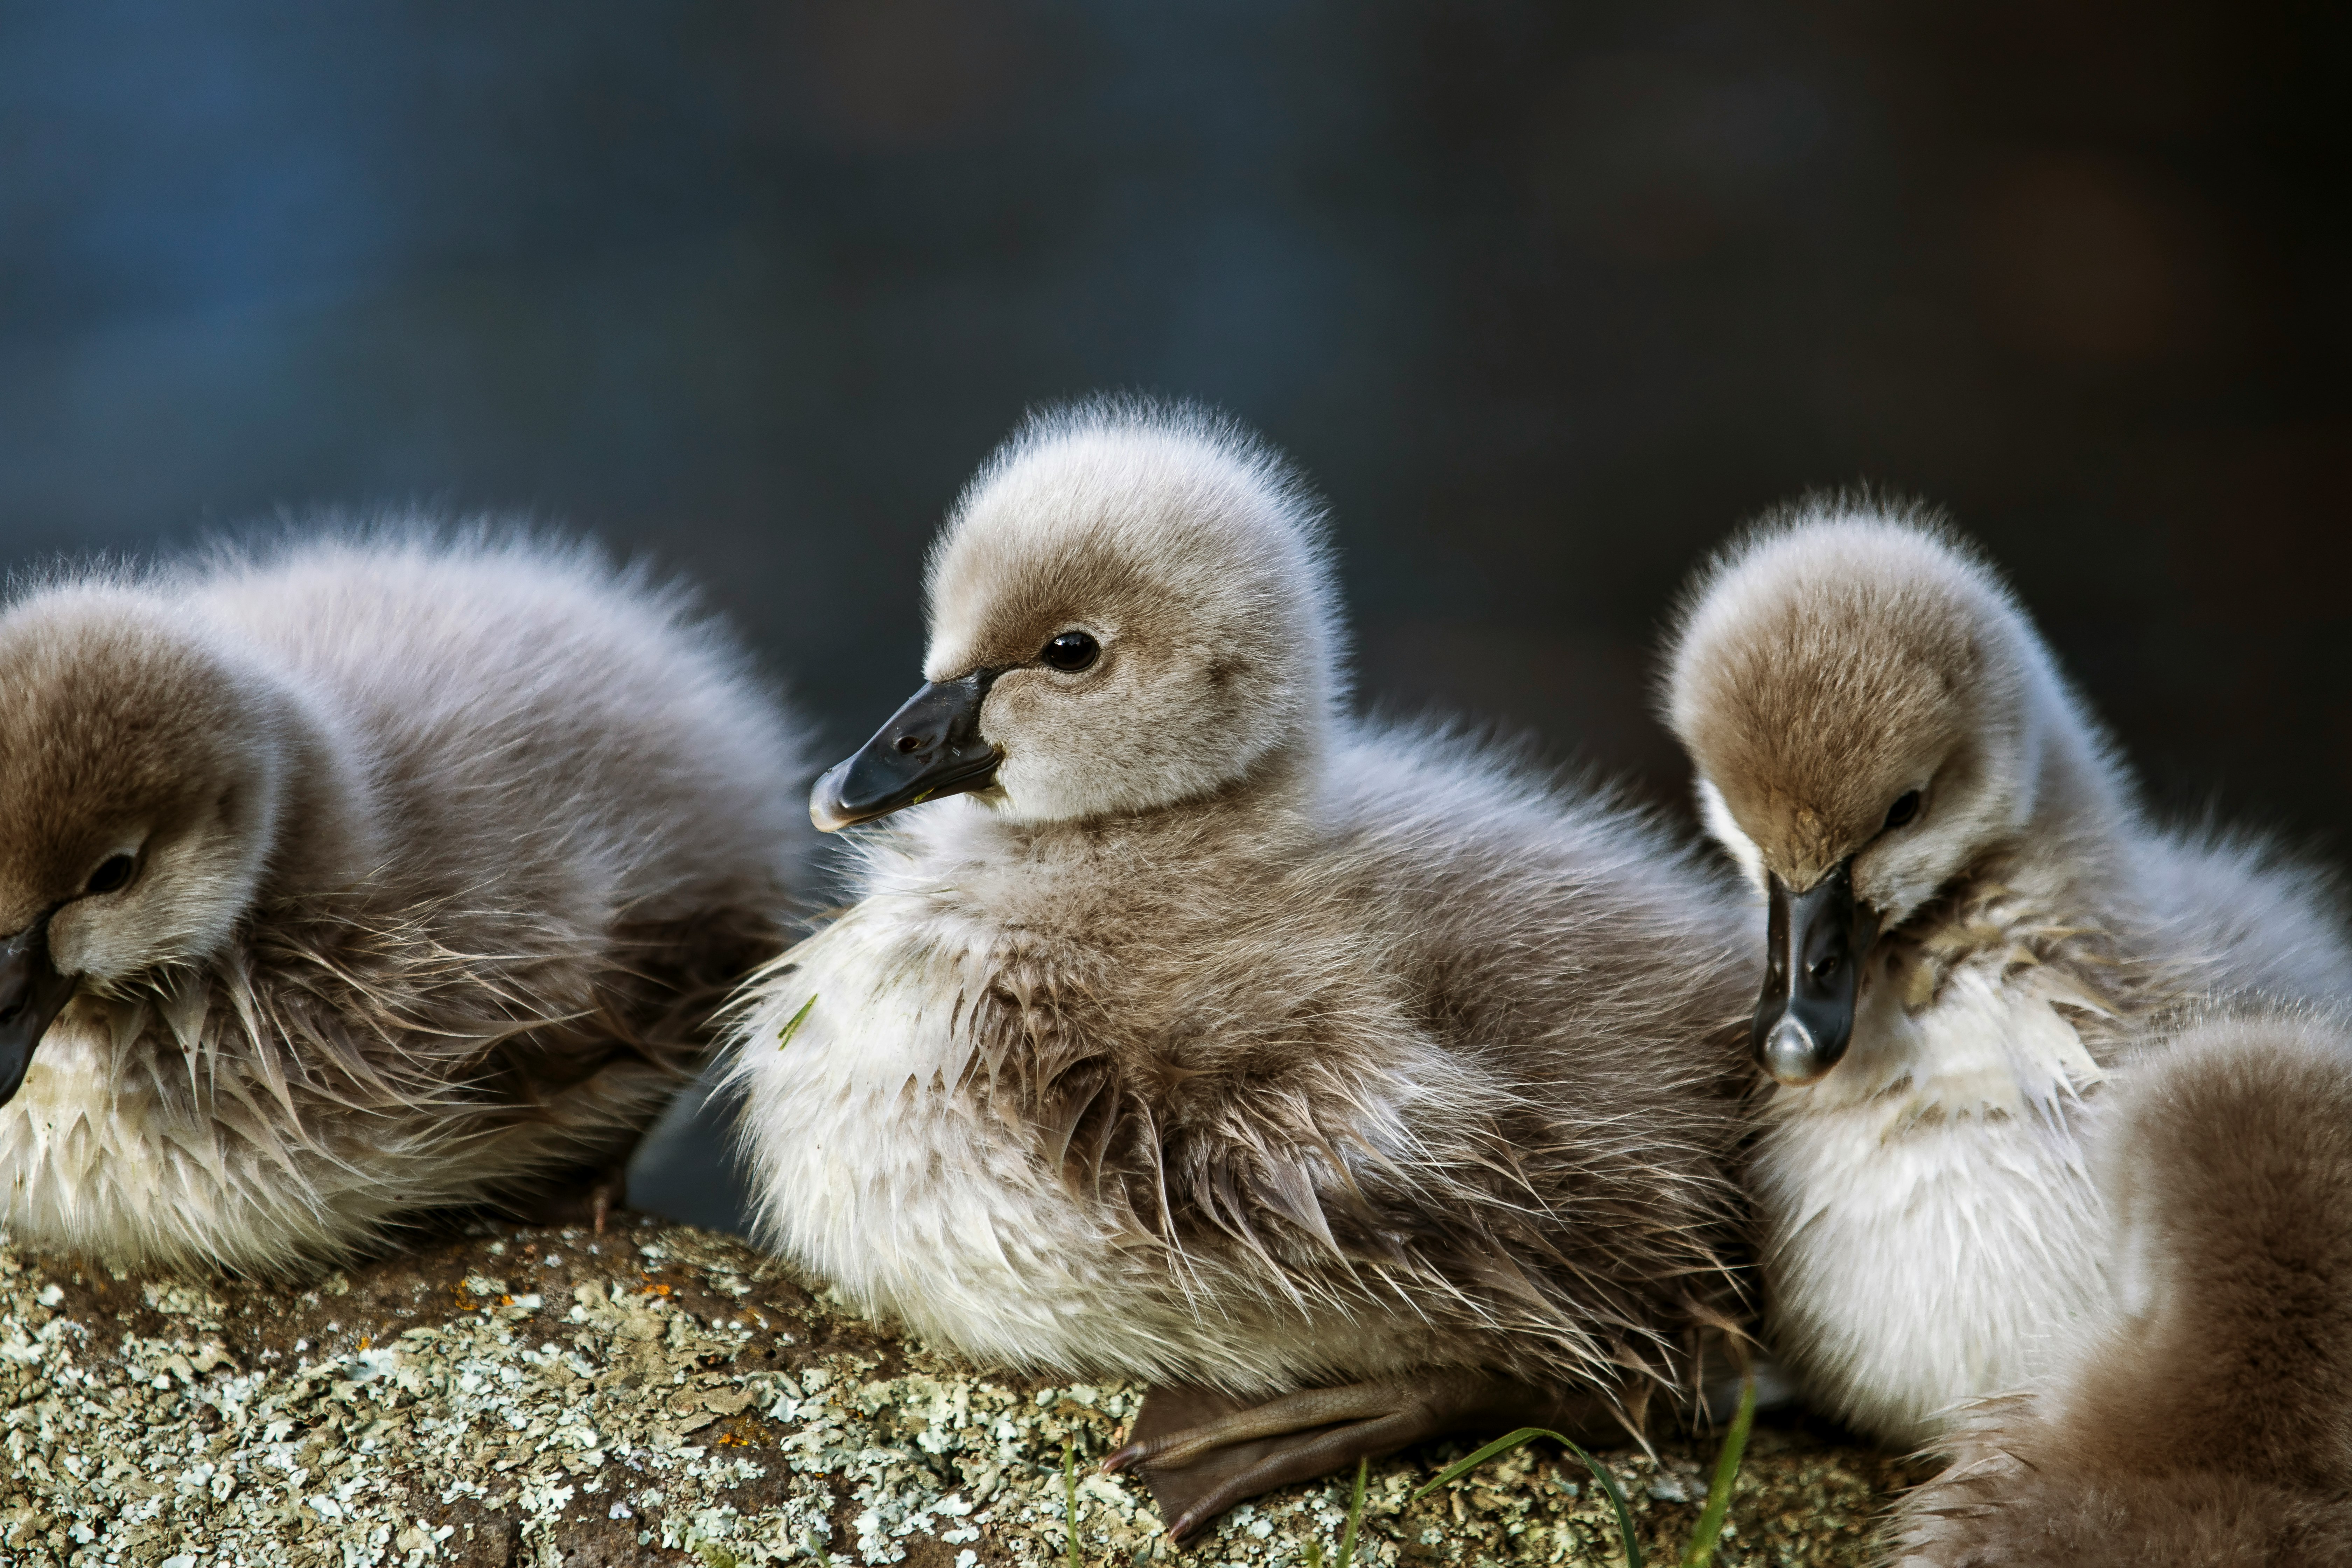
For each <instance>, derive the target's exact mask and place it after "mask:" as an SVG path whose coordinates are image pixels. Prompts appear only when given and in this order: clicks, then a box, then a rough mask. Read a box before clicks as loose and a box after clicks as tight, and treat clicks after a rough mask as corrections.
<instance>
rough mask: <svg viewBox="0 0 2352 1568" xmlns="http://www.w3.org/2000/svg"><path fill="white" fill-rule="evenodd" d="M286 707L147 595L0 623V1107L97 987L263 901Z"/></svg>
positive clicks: (200, 949)
mask: <svg viewBox="0 0 2352 1568" xmlns="http://www.w3.org/2000/svg"><path fill="white" fill-rule="evenodd" d="M284 723H285V718H284V707H283V704H282V703H280V702H278V701H277V700H274V699H273V698H272V696H271V694H270V693H269V692H268V689H267V688H266V687H265V686H263V685H262V684H261V683H259V682H257V680H256V679H253V678H251V677H248V676H247V675H246V674H244V673H243V672H242V671H240V670H239V669H238V668H236V665H235V662H234V660H233V658H230V657H228V656H226V655H225V654H224V653H223V652H221V651H219V650H217V649H215V647H212V646H211V645H210V643H209V641H208V639H207V638H206V637H205V636H203V635H202V634H201V633H199V632H197V631H195V630H194V629H193V628H192V627H190V626H185V625H184V624H182V623H181V622H180V621H179V620H178V619H177V618H176V616H174V615H173V614H172V613H171V612H170V611H169V610H168V609H166V608H164V607H163V606H162V605H159V604H158V603H157V601H155V600H154V599H153V598H152V597H151V596H149V595H143V594H141V593H139V592H137V591H135V590H131V589H127V588H117V587H111V586H105V585H89V584H80V585H73V586H67V587H59V588H53V589H50V590H47V591H45V592H41V593H37V594H35V595H32V596H31V597H29V598H26V599H24V600H22V601H20V602H18V603H17V604H16V605H13V606H11V607H10V608H9V609H8V610H7V611H6V612H5V615H0V1104H5V1102H6V1101H7V1100H8V1099H10V1098H11V1097H13V1096H14V1095H15V1094H16V1089H17V1086H18V1085H19V1084H20V1083H21V1082H22V1081H23V1079H24V1075H25V1071H26V1068H27V1067H28V1066H29V1065H30V1063H31V1060H32V1056H33V1051H34V1048H35V1047H37V1046H38V1045H39V1043H40V1039H41V1036H42V1035H43V1034H44V1033H45V1032H46V1031H47V1028H48V1026H49V1024H50V1021H51V1020H52V1019H53V1018H55V1017H56V1016H57V1014H58V1012H59V1010H61V1009H62V1008H63V1007H64V1006H65V1005H66V1004H67V1003H68V1001H70V1000H72V998H73V995H74V993H75V992H76V990H77V989H79V987H80V986H81V985H83V984H85V983H87V984H90V985H91V986H92V987H93V988H94V989H97V990H100V991H104V990H107V989H109V988H110V986H111V985H112V984H116V983H119V982H121V981H123V980H125V979H128V978H130V977H131V976H132V975H135V974H137V973H140V972H142V971H143V970H147V969H150V968H152V967H154V966H156V965H158V964H164V963H187V962H192V961H194V960H198V959H202V958H204V957H205V956H206V955H208V954H209V953H211V952H214V951H215V950H216V949H217V948H218V947H219V946H220V945H221V943H222V942H224V941H226V938H227V937H228V935H229V933H230V931H231V930H232V928H233V927H234V926H235V925H236V921H237V919H238V917H239V916H240V915H242V914H243V913H244V912H245V910H246V908H247V905H248V904H249V903H250V902H251V901H252V900H253V896H254V893H255V890H256V888H257V884H258V882H259V880H260V878H261V875H262V870H263V868H264V865H265V863H266V862H267V860H268V851H269V847H270V843H271V838H272V829H273V826H274V824H275V819H276V816H277V810H278V795H279V793H280V783H279V781H280V774H281V767H280V761H281V752H282V749H283V741H282V732H283V729H284Z"/></svg>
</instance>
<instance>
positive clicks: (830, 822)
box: [809, 763, 857, 833]
mask: <svg viewBox="0 0 2352 1568" xmlns="http://www.w3.org/2000/svg"><path fill="white" fill-rule="evenodd" d="M848 767H849V764H848V763H836V764H835V765H834V766H833V767H830V768H827V769H826V770H825V771H824V774H823V776H821V777H820V778H818V780H817V781H816V787H815V788H814V789H812V790H810V791H809V820H810V821H811V822H813V823H814V824H816V830H817V831H818V832H819V833H838V832H840V831H841V830H842V829H843V828H845V827H847V826H850V825H851V824H852V823H855V822H856V820H857V818H856V816H855V815H854V814H853V813H851V811H850V810H849V808H848V807H847V806H846V805H844V804H843V802H842V798H841V775H842V774H843V773H845V771H847V769H848Z"/></svg>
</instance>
